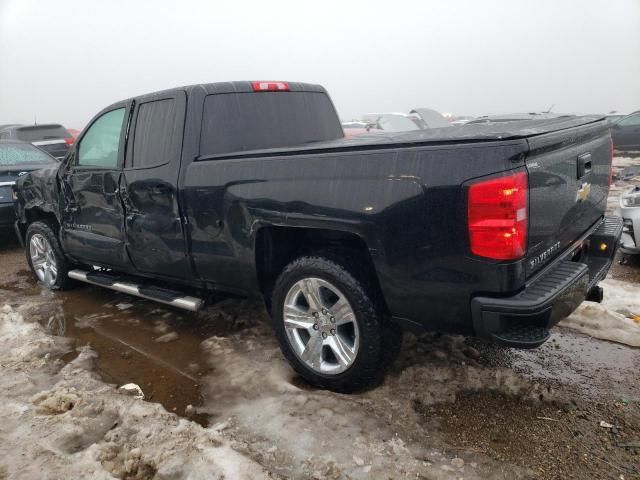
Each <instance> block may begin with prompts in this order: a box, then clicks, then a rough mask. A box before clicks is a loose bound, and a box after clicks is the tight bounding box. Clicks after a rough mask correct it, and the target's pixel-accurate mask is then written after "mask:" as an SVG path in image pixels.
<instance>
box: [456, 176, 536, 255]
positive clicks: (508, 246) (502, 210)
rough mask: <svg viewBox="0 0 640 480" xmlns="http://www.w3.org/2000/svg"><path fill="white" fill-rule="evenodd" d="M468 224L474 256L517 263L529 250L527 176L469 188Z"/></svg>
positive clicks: (476, 184) (480, 183) (496, 179)
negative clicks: (515, 261)
mask: <svg viewBox="0 0 640 480" xmlns="http://www.w3.org/2000/svg"><path fill="white" fill-rule="evenodd" d="M468 201H469V203H468V207H467V221H468V225H469V241H470V244H471V252H472V253H473V254H474V255H478V256H480V257H487V258H493V259H495V260H515V259H517V258H520V257H522V256H524V254H525V251H526V248H527V217H528V203H529V201H528V194H527V174H526V173H525V172H518V173H515V174H511V175H508V176H505V177H500V178H493V179H491V180H483V181H479V182H476V183H473V184H471V185H470V186H469V193H468Z"/></svg>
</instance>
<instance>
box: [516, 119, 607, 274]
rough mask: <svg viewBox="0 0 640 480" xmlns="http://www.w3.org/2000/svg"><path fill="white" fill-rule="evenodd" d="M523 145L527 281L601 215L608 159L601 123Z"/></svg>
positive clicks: (603, 205) (554, 134)
mask: <svg viewBox="0 0 640 480" xmlns="http://www.w3.org/2000/svg"><path fill="white" fill-rule="evenodd" d="M528 142H529V148H530V150H529V155H528V157H527V160H526V165H527V170H528V172H529V242H528V243H529V247H528V250H527V262H526V270H527V277H529V276H531V275H532V274H534V273H535V272H537V271H538V270H540V268H542V267H543V266H544V265H546V264H547V263H549V262H550V261H551V260H553V259H554V258H555V257H557V256H558V255H559V254H560V253H561V252H563V251H565V250H566V249H567V248H568V247H569V246H570V245H571V244H572V243H573V242H574V241H575V240H576V239H578V238H579V237H580V236H581V235H582V234H583V233H584V232H585V231H586V230H588V229H589V227H591V226H592V225H593V224H594V223H595V222H596V221H598V220H599V219H600V218H601V217H602V216H603V215H604V212H605V209H606V205H607V195H608V193H609V178H610V177H609V175H610V167H611V154H612V150H611V143H610V135H609V130H608V128H607V127H606V124H605V122H603V121H598V122H595V123H589V124H586V125H583V126H580V127H576V128H570V129H567V130H562V131H559V132H554V133H548V134H544V135H539V136H535V137H530V138H529V139H528Z"/></svg>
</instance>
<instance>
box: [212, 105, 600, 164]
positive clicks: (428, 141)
mask: <svg viewBox="0 0 640 480" xmlns="http://www.w3.org/2000/svg"><path fill="white" fill-rule="evenodd" d="M603 120H604V117H603V116H602V115H584V116H566V117H558V118H553V119H541V120H522V121H516V122H505V123H495V124H473V125H462V126H459V127H453V126H452V127H446V128H431V129H427V130H418V131H412V132H404V133H397V132H396V133H385V132H380V133H371V134H369V135H360V136H357V137H352V138H340V139H337V140H330V141H324V142H314V143H309V144H305V145H295V146H291V147H283V148H269V149H258V150H246V151H242V152H233V153H223V154H218V155H203V156H201V157H200V158H199V159H200V160H208V159H220V158H241V157H258V156H259V157H263V156H272V155H287V154H303V153H314V152H317V153H324V152H330V151H331V152H333V151H351V150H367V149H384V148H396V147H400V146H412V145H415V146H421V145H438V144H457V143H475V142H492V141H500V140H518V139H524V138H529V137H535V136H539V135H544V134H547V133H552V132H559V131H561V130H568V129H571V128H575V127H580V126H583V125H588V124H595V123H597V122H600V121H603Z"/></svg>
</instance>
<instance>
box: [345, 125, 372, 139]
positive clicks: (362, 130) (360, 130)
mask: <svg viewBox="0 0 640 480" xmlns="http://www.w3.org/2000/svg"><path fill="white" fill-rule="evenodd" d="M367 127H370V125H369V124H368V123H367V122H364V121H351V122H342V130H343V131H344V136H345V137H346V138H351V137H356V136H358V135H366V134H368V133H369V128H367Z"/></svg>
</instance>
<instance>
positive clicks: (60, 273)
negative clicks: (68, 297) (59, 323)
mask: <svg viewBox="0 0 640 480" xmlns="http://www.w3.org/2000/svg"><path fill="white" fill-rule="evenodd" d="M36 234H39V235H42V236H43V237H44V238H45V239H46V240H47V242H49V245H51V251H52V254H53V256H54V258H55V261H56V264H57V275H56V278H55V282H54V283H52V284H46V283H44V282H41V283H42V284H43V285H44V286H45V287H46V288H48V289H49V290H66V289H68V288H70V287H71V286H72V285H73V280H71V279H70V278H69V277H68V275H67V274H68V273H69V270H71V269H72V268H73V267H72V265H71V264H70V262H69V261H68V260H67V258H66V257H65V255H64V253H63V252H62V247H61V246H60V241H59V240H58V236H57V235H56V233H55V231H54V228H53V226H52V225H50V224H49V223H47V222H43V221H37V222H33V223H31V224H30V225H29V227H28V228H27V234H26V235H25V254H26V257H27V263H28V264H29V268H30V269H31V272H32V273H33V275H34V276H35V277H36V279H38V275H37V274H36V271H35V269H34V268H33V264H32V262H31V254H30V247H29V246H30V244H31V238H32V237H33V236H34V235H36ZM38 280H39V279H38Z"/></svg>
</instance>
